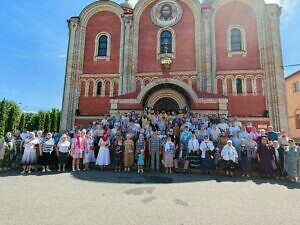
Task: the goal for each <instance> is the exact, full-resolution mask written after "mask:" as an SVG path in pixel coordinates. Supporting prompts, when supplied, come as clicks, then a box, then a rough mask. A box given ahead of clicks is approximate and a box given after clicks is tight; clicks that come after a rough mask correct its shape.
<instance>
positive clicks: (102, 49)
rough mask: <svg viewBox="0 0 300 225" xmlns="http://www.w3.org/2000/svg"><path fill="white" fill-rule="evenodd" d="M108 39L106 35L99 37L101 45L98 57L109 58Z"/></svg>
mask: <svg viewBox="0 0 300 225" xmlns="http://www.w3.org/2000/svg"><path fill="white" fill-rule="evenodd" d="M107 42H108V37H107V36H106V35H101V36H100V37H99V45H98V56H108V54H107V49H108V45H107Z"/></svg>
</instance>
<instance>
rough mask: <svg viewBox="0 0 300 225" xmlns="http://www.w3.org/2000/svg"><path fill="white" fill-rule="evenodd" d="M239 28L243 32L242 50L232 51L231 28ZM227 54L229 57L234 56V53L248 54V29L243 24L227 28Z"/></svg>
mask: <svg viewBox="0 0 300 225" xmlns="http://www.w3.org/2000/svg"><path fill="white" fill-rule="evenodd" d="M232 29H238V30H239V31H240V32H241V45H242V50H241V51H232V49H231V30H232ZM227 54H228V57H232V56H233V55H242V56H244V57H245V56H247V47H246V31H245V29H244V28H243V27H242V26H241V25H231V26H229V27H228V29H227Z"/></svg>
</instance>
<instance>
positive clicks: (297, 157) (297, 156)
mask: <svg viewBox="0 0 300 225" xmlns="http://www.w3.org/2000/svg"><path fill="white" fill-rule="evenodd" d="M288 143H289V146H288V147H287V149H286V151H285V163H286V168H287V174H288V177H289V178H290V179H291V181H293V182H300V147H298V146H296V144H295V141H294V140H293V139H290V140H289V141H288Z"/></svg>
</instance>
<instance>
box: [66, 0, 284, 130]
mask: <svg viewBox="0 0 300 225" xmlns="http://www.w3.org/2000/svg"><path fill="white" fill-rule="evenodd" d="M280 14H281V8H280V7H279V6H278V5H277V4H267V3H265V1H264V0H203V1H200V0H139V1H138V2H137V4H136V5H135V6H134V7H133V6H132V5H130V4H129V3H128V1H125V2H124V3H122V4H118V3H116V2H113V1H109V0H102V1H101V0H98V1H95V2H93V3H92V4H90V5H88V6H86V7H85V8H84V9H83V10H82V12H81V13H80V15H79V16H76V17H71V18H70V19H69V20H68V26H69V46H68V55H67V65H66V74H65V85H64V96H63V105H62V114H61V129H72V128H73V126H74V125H80V126H87V125H88V124H89V123H90V122H91V121H93V120H95V119H98V118H99V117H100V116H103V115H105V114H110V115H115V114H118V113H120V112H130V111H132V110H134V111H135V112H140V111H143V109H144V108H146V107H148V108H153V109H155V110H163V109H164V110H167V111H175V112H176V111H179V110H182V109H184V110H189V111H191V112H197V113H200V114H227V115H234V116H238V117H239V120H240V121H242V122H248V121H251V122H252V123H253V124H256V125H269V124H270V125H273V126H274V128H275V129H277V130H278V129H287V128H288V121H287V109H286V96H285V79H284V75H283V68H282V53H281V41H280V30H279V22H280Z"/></svg>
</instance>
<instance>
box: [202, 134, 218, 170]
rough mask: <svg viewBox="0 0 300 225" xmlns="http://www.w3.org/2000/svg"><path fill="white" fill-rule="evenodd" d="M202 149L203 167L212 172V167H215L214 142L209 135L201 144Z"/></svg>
mask: <svg viewBox="0 0 300 225" xmlns="http://www.w3.org/2000/svg"><path fill="white" fill-rule="evenodd" d="M200 150H201V158H202V161H201V165H202V169H204V170H205V171H206V173H207V174H211V173H212V169H213V168H214V154H215V152H214V150H215V147H214V144H213V142H212V141H210V140H209V136H205V137H204V141H202V142H201V144H200Z"/></svg>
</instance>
